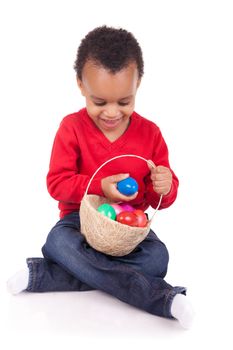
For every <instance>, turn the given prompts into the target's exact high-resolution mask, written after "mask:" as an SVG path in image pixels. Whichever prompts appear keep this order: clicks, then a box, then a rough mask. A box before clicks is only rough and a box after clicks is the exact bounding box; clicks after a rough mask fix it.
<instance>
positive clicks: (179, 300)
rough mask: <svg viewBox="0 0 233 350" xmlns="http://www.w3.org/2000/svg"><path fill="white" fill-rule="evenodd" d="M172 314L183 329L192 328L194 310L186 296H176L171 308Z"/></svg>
mask: <svg viewBox="0 0 233 350" xmlns="http://www.w3.org/2000/svg"><path fill="white" fill-rule="evenodd" d="M171 314H172V316H173V317H175V318H176V319H177V320H178V321H179V322H180V324H181V326H182V327H183V328H185V329H189V328H191V326H192V323H193V319H194V310H193V308H192V305H191V303H190V301H189V300H188V298H187V297H186V296H185V295H183V294H176V295H175V297H174V299H173V302H172V306H171Z"/></svg>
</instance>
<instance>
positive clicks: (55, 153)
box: [47, 120, 103, 203]
mask: <svg viewBox="0 0 233 350" xmlns="http://www.w3.org/2000/svg"><path fill="white" fill-rule="evenodd" d="M79 158H80V148H79V144H78V140H77V136H76V134H75V132H74V129H73V127H72V124H69V123H67V122H64V120H63V121H62V122H61V124H60V127H59V129H58V131H57V133H56V136H55V139H54V143H53V148H52V153H51V158H50V165H49V172H48V174H47V188H48V192H49V193H50V195H51V196H52V197H53V198H54V199H56V200H58V201H61V202H69V203H80V202H81V200H82V197H83V195H84V193H85V190H86V188H87V185H88V182H89V180H90V176H88V175H84V174H80V173H79V167H78V163H79ZM89 192H90V193H93V194H98V195H103V193H102V189H101V181H100V178H97V177H96V178H95V179H94V180H93V181H92V183H91V186H90V190H89Z"/></svg>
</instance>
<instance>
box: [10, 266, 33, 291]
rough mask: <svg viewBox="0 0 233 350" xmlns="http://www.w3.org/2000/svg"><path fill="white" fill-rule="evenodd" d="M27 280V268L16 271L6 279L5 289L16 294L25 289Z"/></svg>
mask: <svg viewBox="0 0 233 350" xmlns="http://www.w3.org/2000/svg"><path fill="white" fill-rule="evenodd" d="M28 281H29V269H28V268H27V267H25V269H23V270H20V271H18V272H16V274H14V275H13V276H12V277H11V278H10V279H9V280H8V281H7V290H8V292H9V293H11V294H14V295H16V294H18V293H20V292H22V291H24V290H25V289H27V286H28Z"/></svg>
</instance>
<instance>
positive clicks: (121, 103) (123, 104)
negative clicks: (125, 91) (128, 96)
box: [118, 102, 129, 106]
mask: <svg viewBox="0 0 233 350" xmlns="http://www.w3.org/2000/svg"><path fill="white" fill-rule="evenodd" d="M118 104H119V106H127V105H129V102H118Z"/></svg>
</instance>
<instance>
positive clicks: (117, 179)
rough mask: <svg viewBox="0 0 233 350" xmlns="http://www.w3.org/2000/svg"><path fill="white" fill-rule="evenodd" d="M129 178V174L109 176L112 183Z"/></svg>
mask: <svg viewBox="0 0 233 350" xmlns="http://www.w3.org/2000/svg"><path fill="white" fill-rule="evenodd" d="M127 177H129V174H116V175H112V176H111V180H112V182H119V181H121V180H125V179H127Z"/></svg>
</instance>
